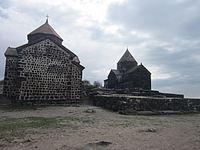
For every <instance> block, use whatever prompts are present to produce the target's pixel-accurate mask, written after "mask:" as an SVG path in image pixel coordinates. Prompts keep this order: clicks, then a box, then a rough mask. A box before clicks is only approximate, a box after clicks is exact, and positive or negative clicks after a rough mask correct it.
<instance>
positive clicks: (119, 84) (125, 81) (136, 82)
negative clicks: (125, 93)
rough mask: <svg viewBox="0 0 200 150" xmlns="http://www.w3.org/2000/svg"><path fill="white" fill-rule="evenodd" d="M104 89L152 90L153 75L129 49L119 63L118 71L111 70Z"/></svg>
mask: <svg viewBox="0 0 200 150" xmlns="http://www.w3.org/2000/svg"><path fill="white" fill-rule="evenodd" d="M104 87H105V88H109V89H132V90H134V89H143V90H151V73H150V72H149V71H148V70H147V69H146V68H145V67H144V66H143V65H142V64H140V65H138V63H137V61H136V60H135V58H134V57H133V56H132V55H131V53H130V52H129V50H128V49H127V50H126V52H125V53H124V55H123V56H122V57H121V59H120V60H119V62H118V63H117V69H111V71H110V73H109V75H108V79H106V80H104Z"/></svg>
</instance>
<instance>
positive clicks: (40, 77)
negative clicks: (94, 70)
mask: <svg viewBox="0 0 200 150" xmlns="http://www.w3.org/2000/svg"><path fill="white" fill-rule="evenodd" d="M18 55H19V60H18V67H17V72H18V74H17V76H18V80H20V85H19V90H18V91H19V94H18V98H17V100H19V101H41V102H44V101H49V102H53V101H64V102H66V103H69V104H74V103H77V102H79V99H80V91H81V89H80V85H81V77H82V70H81V69H80V68H78V66H77V65H75V64H74V63H73V62H72V60H71V59H70V55H69V54H68V53H67V52H66V51H64V50H63V49H62V48H60V47H59V46H58V45H56V44H55V43H54V42H52V41H51V40H49V39H46V40H43V41H41V42H39V43H36V44H33V45H31V46H28V47H26V48H23V49H21V50H18ZM7 61H8V62H9V63H10V60H9V59H7ZM8 66H10V65H9V64H8V65H7V67H8ZM8 68H9V67H8ZM10 70H12V69H10ZM8 71H9V69H8ZM14 77H15V74H13V78H14ZM9 80H14V79H12V78H9ZM13 86H14V85H13ZM10 89H11V86H10V87H7V90H10ZM13 93H14V91H13Z"/></svg>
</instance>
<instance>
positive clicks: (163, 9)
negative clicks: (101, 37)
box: [108, 0, 200, 39]
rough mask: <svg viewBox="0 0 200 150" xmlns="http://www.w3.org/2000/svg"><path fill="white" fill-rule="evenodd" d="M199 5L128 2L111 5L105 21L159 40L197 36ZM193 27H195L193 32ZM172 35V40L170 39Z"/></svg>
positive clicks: (198, 34) (173, 2)
mask: <svg viewBox="0 0 200 150" xmlns="http://www.w3.org/2000/svg"><path fill="white" fill-rule="evenodd" d="M199 7H200V2H199V1H197V0H195V1H184V2H182V3H180V2H179V3H178V2H177V1H174V0H169V1H163V0H154V1H149V0H143V1H137V0H129V1H128V2H127V3H124V4H121V5H120V4H115V5H112V6H111V7H110V9H109V14H108V18H109V19H110V20H112V21H113V22H115V23H118V24H123V25H124V26H126V28H128V29H133V28H134V29H137V30H142V31H145V32H150V33H151V34H153V35H154V36H158V37H160V38H172V39H173V38H175V37H183V36H184V37H185V38H191V36H193V35H195V36H200V29H199V28H196V27H198V26H199V25H200V22H199V21H198V20H199V19H200V16H199V15H198V14H200V9H199ZM192 27H195V30H193V28H192ZM172 36H173V37H172Z"/></svg>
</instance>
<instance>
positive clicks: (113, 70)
mask: <svg viewBox="0 0 200 150" xmlns="http://www.w3.org/2000/svg"><path fill="white" fill-rule="evenodd" d="M111 71H112V72H113V73H114V74H115V76H116V78H117V79H118V80H120V79H121V77H122V74H121V73H120V72H119V71H118V70H115V69H111Z"/></svg>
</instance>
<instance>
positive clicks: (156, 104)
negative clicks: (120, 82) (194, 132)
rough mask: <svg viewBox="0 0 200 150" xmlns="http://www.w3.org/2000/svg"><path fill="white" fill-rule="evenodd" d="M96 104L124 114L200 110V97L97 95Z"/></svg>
mask: <svg viewBox="0 0 200 150" xmlns="http://www.w3.org/2000/svg"><path fill="white" fill-rule="evenodd" d="M92 100H93V104H94V105H95V106H99V107H103V108H106V109H110V110H112V111H117V112H121V113H124V114H127V113H134V112H137V111H169V110H170V111H186V112H187V111H199V112H200V99H187V98H155V97H140V96H138V97H137V96H124V95H123V96H121V95H95V96H94V97H92Z"/></svg>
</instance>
